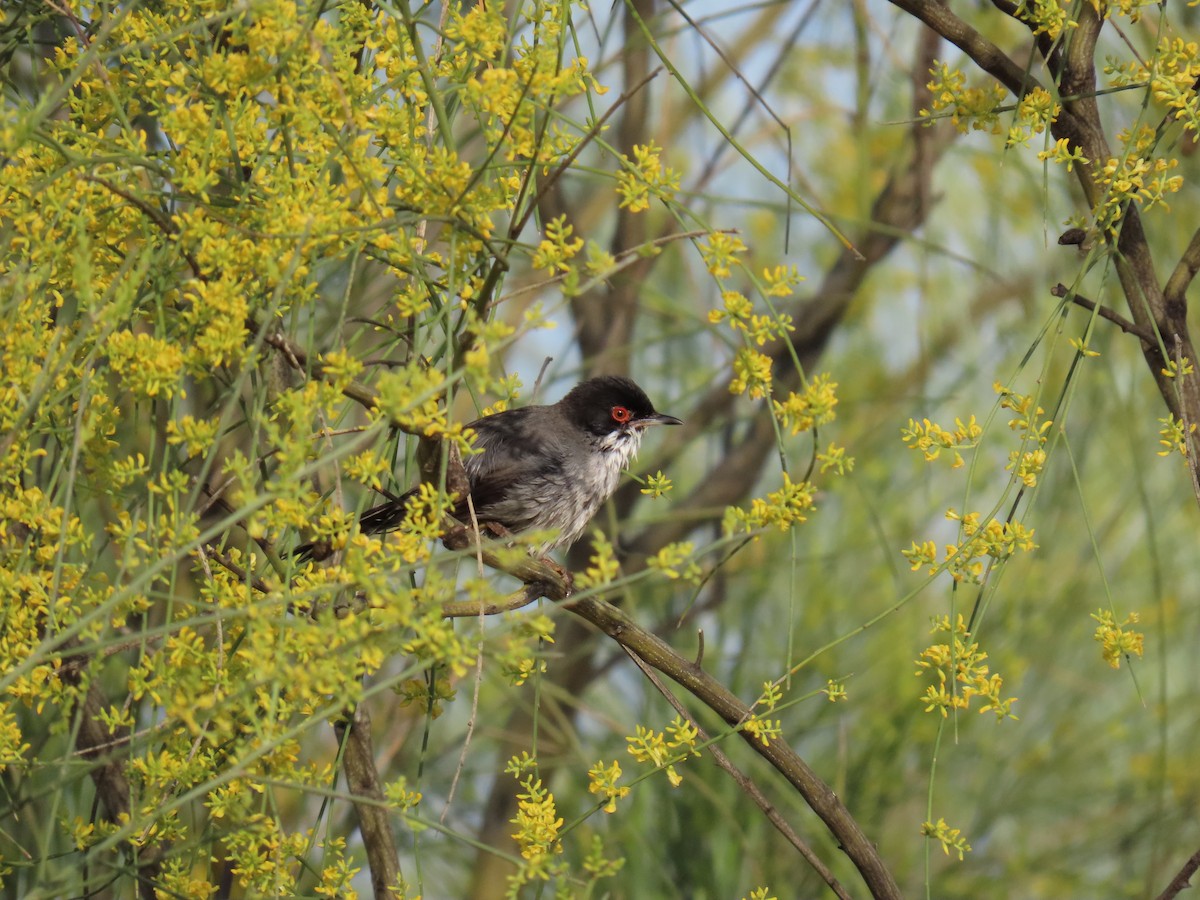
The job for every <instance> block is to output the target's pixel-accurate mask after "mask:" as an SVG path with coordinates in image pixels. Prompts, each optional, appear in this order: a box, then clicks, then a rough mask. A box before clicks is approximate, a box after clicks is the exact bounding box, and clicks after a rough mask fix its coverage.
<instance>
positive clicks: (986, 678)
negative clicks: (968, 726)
mask: <svg viewBox="0 0 1200 900" xmlns="http://www.w3.org/2000/svg"><path fill="white" fill-rule="evenodd" d="M952 631H953V634H952V635H951V632H952ZM933 633H934V634H945V635H947V636H948V637H949V638H950V640H948V641H945V642H942V643H937V644H932V645H931V646H929V647H927V648H926V649H925V650H923V651H922V652H921V655H920V657H919V658H918V659H917V661H916V663H917V671H916V674H917V675H918V676H923V675H929V674H932V675H933V676H934V682H933V684H930V685H928V686H927V687H926V689H925V693H924V695H923V696H922V698H921V699H922V702H923V703H924V704H925V711H926V712H933V711H934V710H937V711H938V712H940V713H941V714H942V716H948V715H949V714H950V711H951V710H969V709H970V708H971V704H972V702H973V701H974V700H975V699H976V698H979V699H980V700H981V701H983V702H982V703H981V704H980V706H979V712H981V713H985V712H992V713H995V715H996V718H997V720H1001V719H1015V718H1016V716H1014V715H1013V714H1012V705H1013V703H1015V702H1016V698H1015V697H1008V698H1004V697H1001V695H1000V691H1001V688H1003V686H1004V679H1003V678H1001V677H1000V675H998V674H996V673H994V672H991V671H990V670H989V667H988V665H987V663H986V660H987V658H988V655H987V654H986V653H984V652H983V651H981V650H980V649H979V644H978V643H977V642H976V641H974V640H973V639H972V637H971V633H970V632H969V631H967V625H966V622H964V621H963V617H962V616H961V615H960V616H958V617H957V619H956V620H955V622H954V626H953V628H951V625H950V617H949V616H940V617H938V618H937V619H935V620H934V626H933Z"/></svg>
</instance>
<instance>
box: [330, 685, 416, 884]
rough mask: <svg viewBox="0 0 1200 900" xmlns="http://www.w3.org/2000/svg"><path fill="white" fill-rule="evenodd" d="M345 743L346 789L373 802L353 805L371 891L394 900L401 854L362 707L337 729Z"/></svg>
mask: <svg viewBox="0 0 1200 900" xmlns="http://www.w3.org/2000/svg"><path fill="white" fill-rule="evenodd" d="M334 727H335V728H336V730H337V736H338V740H339V741H341V742H342V745H343V748H344V749H343V753H342V769H343V771H344V772H345V773H346V786H347V787H348V788H349V789H350V794H351V795H352V796H354V797H362V798H363V799H364V800H367V801H372V802H362V803H360V802H359V801H358V800H355V802H354V809H355V811H356V812H357V813H358V828H359V831H360V832H361V833H362V839H363V846H364V847H365V848H366V851H367V863H368V865H369V866H370V868H371V889H372V890H373V892H374V895H375V898H376V900H395V898H397V897H399V895H398V894H397V893H396V892H395V888H396V885H397V884H398V883H399V881H400V863H399V853H398V852H397V849H396V836H395V834H394V833H393V832H392V823H391V820H390V819H389V818H388V807H387V803H386V798H385V797H384V796H383V788H382V787H380V780H379V771H378V769H376V768H375V750H374V747H373V744H372V741H371V717H370V716H369V715H368V714H367V710H366V708H365V707H363V706H361V705H360V706H358V707H357V708H356V709H355V710H354V714H353V718H352V720H351V721H349V722H347V721H346V720H343V721H341V722H338V723H337V725H335V726H334Z"/></svg>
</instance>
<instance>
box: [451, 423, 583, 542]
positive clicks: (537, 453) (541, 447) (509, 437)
mask: <svg viewBox="0 0 1200 900" xmlns="http://www.w3.org/2000/svg"><path fill="white" fill-rule="evenodd" d="M544 413H545V407H536V406H527V407H524V408H522V409H515V410H512V411H510V412H504V413H501V414H499V415H495V416H488V417H486V418H483V419H480V420H479V421H477V422H473V423H472V424H471V428H473V429H475V433H476V438H475V447H476V449H477V450H479V451H481V452H479V453H476V454H473V455H471V456H468V457H467V458H466V460H465V462H464V465H465V466H466V469H467V476H468V478H469V480H470V482H471V502H472V504H473V505H474V507H475V515H476V517H478V518H479V519H480V520H482V521H488V520H490V519H493V518H494V519H496V520H499V521H500V522H501V524H504V525H507V526H508V527H509V528H510V529H514V530H515V529H519V528H520V527H521V526H522V524H523V523H522V522H520V521H518V520H519V519H520V518H523V517H528V516H522V515H520V512H531V511H524V510H520V511H519V510H518V509H517V508H516V506H517V505H518V500H517V498H516V497H514V496H513V494H514V488H517V491H516V493H517V494H521V493H522V491H521V490H520V487H521V486H527V485H530V484H531V483H534V482H537V481H540V480H542V479H544V478H546V477H547V476H548V475H550V476H553V475H554V474H556V473H558V472H561V471H562V468H563V459H562V454H561V453H560V452H559V449H560V441H559V439H558V438H559V436H558V435H554V434H547V433H546V429H547V426H548V423H546V422H545V421H543V420H544V419H545V415H544ZM510 501H512V502H510ZM520 505H524V504H523V503H522V504H520ZM461 514H462V515H466V510H465V509H463V510H461Z"/></svg>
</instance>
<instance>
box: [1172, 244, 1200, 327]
mask: <svg viewBox="0 0 1200 900" xmlns="http://www.w3.org/2000/svg"><path fill="white" fill-rule="evenodd" d="M1197 270H1200V228H1198V229H1196V231H1195V232H1194V233H1193V234H1192V240H1191V242H1190V243H1189V244H1188V245H1187V249H1186V250H1184V251H1183V256H1181V257H1180V258H1179V262H1178V263H1177V264H1176V265H1175V271H1174V272H1172V273H1171V277H1170V278H1169V279H1168V280H1167V286H1166V287H1165V288H1163V299H1164V300H1165V301H1166V302H1167V305H1168V307H1170V306H1181V307H1183V310H1182V311H1183V312H1186V310H1187V289H1188V285H1190V284H1191V283H1192V279H1193V278H1195V277H1196V272H1197Z"/></svg>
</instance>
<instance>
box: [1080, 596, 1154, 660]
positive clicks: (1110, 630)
mask: <svg viewBox="0 0 1200 900" xmlns="http://www.w3.org/2000/svg"><path fill="white" fill-rule="evenodd" d="M1092 618H1093V619H1095V620H1096V622H1097V623H1098V624H1097V626H1096V633H1095V634H1094V635H1093V637H1094V638H1095V640H1096V642H1097V643H1098V644H1100V646H1101V648H1102V650H1101V655H1102V656H1103V657H1104V661H1105V662H1106V663H1108V664H1109V665H1110V666H1112V667H1113V668H1114V669H1119V668H1121V658H1122V657H1124V658H1125V659H1128V658H1129V657H1131V656H1137V657H1139V658H1140V657H1141V655H1142V650H1143V647H1144V645H1145V635H1143V634H1142V633H1141V632H1140V631H1135V630H1133V629H1132V628H1128V627H1127V626H1129V625H1136V624H1137V623H1138V622H1139V621H1140V618H1141V617H1140V616H1139V615H1138V614H1137V613H1135V612H1132V613H1130V614H1129V615H1127V616H1126V617H1125V621H1123V622H1118V621H1117V617H1116V616H1114V615H1113V614H1112V612H1111V611H1110V610H1105V609H1101V610H1098V611H1096V612H1094V613H1092Z"/></svg>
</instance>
